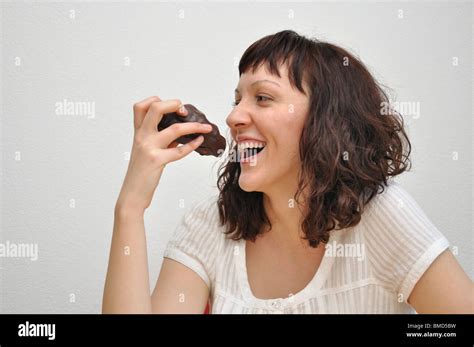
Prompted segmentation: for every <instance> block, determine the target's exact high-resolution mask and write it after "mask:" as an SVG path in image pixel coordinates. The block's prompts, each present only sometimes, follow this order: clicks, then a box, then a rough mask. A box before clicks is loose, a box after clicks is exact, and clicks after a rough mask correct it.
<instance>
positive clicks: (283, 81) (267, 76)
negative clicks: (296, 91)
mask: <svg viewBox="0 0 474 347" xmlns="http://www.w3.org/2000/svg"><path fill="white" fill-rule="evenodd" d="M278 72H279V73H280V77H278V76H277V75H274V74H272V73H271V72H270V71H269V70H268V68H267V67H266V66H265V65H260V66H259V67H258V68H257V69H255V71H254V72H252V69H251V68H249V69H248V70H247V71H246V72H245V73H243V74H242V75H241V76H240V79H239V83H238V85H237V88H236V89H237V90H236V92H239V91H240V92H241V91H242V89H243V88H244V89H245V88H249V87H250V85H251V84H252V83H254V82H256V81H260V80H268V81H274V82H277V83H278V84H279V85H280V86H281V87H290V81H289V79H288V68H287V67H286V64H283V65H281V64H280V65H279V66H278ZM275 87H277V86H275Z"/></svg>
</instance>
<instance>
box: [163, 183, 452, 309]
mask: <svg viewBox="0 0 474 347" xmlns="http://www.w3.org/2000/svg"><path fill="white" fill-rule="evenodd" d="M216 201H217V197H212V198H209V199H206V200H203V201H201V202H199V203H198V204H196V205H195V206H194V207H193V208H192V209H191V210H189V211H188V212H187V213H185V215H184V217H183V219H182V220H181V222H180V224H179V225H178V227H177V228H176V230H175V232H174V234H173V235H172V237H171V239H170V241H169V242H168V244H167V247H166V249H165V253H164V256H165V257H167V258H171V259H174V260H176V261H178V262H180V263H182V264H184V265H185V266H187V267H189V268H190V269H192V270H193V271H194V272H195V273H196V274H197V275H198V276H200V277H201V278H202V279H203V280H204V282H205V283H206V284H207V285H208V286H209V288H210V299H211V300H210V301H211V313H414V312H415V311H414V310H413V309H412V308H411V306H410V305H409V304H408V302H407V299H408V297H409V295H410V293H411V291H412V290H413V288H414V286H415V284H416V282H417V281H418V280H419V278H420V277H421V276H422V275H423V273H424V272H425V271H426V270H427V269H428V267H429V266H430V264H431V263H432V262H433V261H434V260H435V259H436V257H437V256H438V255H439V254H440V253H441V252H443V251H444V250H445V249H446V248H448V247H449V242H448V240H447V239H446V238H445V237H444V236H443V234H442V233H441V232H440V231H439V230H438V229H437V228H436V227H435V226H434V225H433V223H432V222H431V221H430V220H429V219H428V217H427V216H426V215H425V213H424V212H423V211H422V209H421V208H420V206H419V205H418V204H417V203H416V201H415V200H414V199H413V198H412V197H411V196H410V195H409V194H408V193H407V192H406V191H405V190H404V189H403V188H402V187H401V186H400V185H399V184H398V183H396V182H394V181H391V182H390V183H389V185H388V187H385V190H384V192H382V193H380V194H378V195H376V196H375V197H374V198H373V199H372V201H371V202H370V203H369V204H368V205H367V206H366V207H365V211H364V213H363V214H362V219H361V221H360V223H359V224H358V225H356V226H355V227H351V228H346V229H342V230H336V231H334V230H333V231H332V232H331V234H330V238H329V242H328V244H327V246H326V252H325V255H324V257H323V259H322V261H321V264H320V266H319V268H318V271H317V272H316V274H315V276H314V277H313V279H312V280H311V281H310V282H309V283H308V284H307V286H306V287H305V288H304V289H302V290H301V291H299V292H298V293H295V294H293V295H290V296H289V297H286V298H279V299H261V298H257V297H255V296H254V295H253V293H252V290H251V288H250V285H249V282H248V278H247V271H246V263H245V241H244V240H241V241H233V240H230V239H228V238H227V237H226V235H224V234H223V231H224V227H223V226H220V224H219V217H218V210H217V204H216ZM357 250H358V251H357Z"/></svg>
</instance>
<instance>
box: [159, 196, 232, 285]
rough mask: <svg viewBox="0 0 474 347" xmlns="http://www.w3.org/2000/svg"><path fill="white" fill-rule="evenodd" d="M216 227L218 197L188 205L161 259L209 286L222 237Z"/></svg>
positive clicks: (221, 233) (220, 228) (217, 222)
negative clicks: (177, 264)
mask: <svg viewBox="0 0 474 347" xmlns="http://www.w3.org/2000/svg"><path fill="white" fill-rule="evenodd" d="M219 223H220V222H219V215H218V208H217V197H215V196H211V197H208V198H205V199H202V200H199V201H197V202H195V203H193V204H191V205H190V206H189V207H188V208H187V209H186V211H185V212H184V214H183V217H182V218H181V220H180V221H179V222H178V225H177V226H176V229H175V231H174V233H173V235H172V236H171V238H170V240H169V241H168V244H167V246H166V248H165V252H164V256H165V257H167V258H171V259H174V260H176V261H178V262H180V263H182V264H184V265H186V266H187V267H189V268H191V269H192V270H194V271H195V272H196V273H197V274H198V275H199V276H201V278H202V279H203V280H204V281H205V282H206V284H208V286H210V285H211V283H212V282H213V280H214V276H215V264H216V261H217V257H218V255H219V253H220V249H221V247H222V242H223V240H224V236H225V234H224V233H223V228H222V227H220V224H219Z"/></svg>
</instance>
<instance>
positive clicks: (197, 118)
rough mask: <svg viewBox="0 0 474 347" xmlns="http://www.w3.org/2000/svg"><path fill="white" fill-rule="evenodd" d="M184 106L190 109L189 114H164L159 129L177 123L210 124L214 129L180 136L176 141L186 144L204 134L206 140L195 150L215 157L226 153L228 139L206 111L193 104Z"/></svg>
mask: <svg viewBox="0 0 474 347" xmlns="http://www.w3.org/2000/svg"><path fill="white" fill-rule="evenodd" d="M184 107H186V110H188V114H187V115H186V116H179V115H177V114H176V112H172V113H166V114H164V115H163V118H162V119H161V121H160V123H159V124H158V131H161V130H163V129H166V128H167V127H169V126H171V125H173V124H175V123H185V122H199V123H202V124H210V125H211V126H212V131H211V132H209V133H196V134H189V135H184V136H181V137H178V138H177V139H176V140H175V141H176V142H178V143H181V144H186V143H188V142H189V141H191V140H193V139H195V138H196V137H198V136H199V135H203V136H204V141H203V142H202V143H201V145H200V146H199V147H198V148H196V149H195V151H196V152H198V153H199V154H200V155H213V156H215V157H219V156H220V155H221V154H222V153H224V150H225V147H226V141H225V138H224V137H223V136H221V134H220V133H219V129H218V128H217V125H215V124H213V123H211V122H209V121H208V120H207V118H206V116H205V115H204V113H202V112H201V111H199V110H198V109H197V108H196V107H194V106H193V105H191V104H186V105H184Z"/></svg>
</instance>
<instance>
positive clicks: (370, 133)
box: [217, 30, 411, 247]
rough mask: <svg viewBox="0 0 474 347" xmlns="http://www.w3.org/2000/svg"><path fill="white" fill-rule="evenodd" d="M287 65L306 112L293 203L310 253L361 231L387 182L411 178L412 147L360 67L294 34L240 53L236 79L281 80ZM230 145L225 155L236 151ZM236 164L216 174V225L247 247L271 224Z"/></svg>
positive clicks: (343, 55) (346, 56) (267, 38)
mask: <svg viewBox="0 0 474 347" xmlns="http://www.w3.org/2000/svg"><path fill="white" fill-rule="evenodd" d="M285 63H287V67H288V75H289V76H288V78H289V80H290V83H291V85H292V87H293V88H295V87H296V88H298V90H299V91H301V92H302V93H303V94H305V95H306V93H305V91H304V88H303V83H306V85H307V86H308V87H309V94H310V95H309V105H310V108H309V112H308V117H307V119H306V123H305V125H304V128H303V131H302V134H301V138H300V141H299V156H300V159H301V167H300V173H299V178H298V189H297V192H296V194H295V196H294V199H295V201H296V202H297V203H298V205H300V202H299V198H300V197H301V194H302V192H303V191H305V192H309V193H308V194H306V193H305V195H306V196H305V197H304V201H303V202H302V203H301V205H302V206H305V210H306V211H307V212H306V213H305V214H304V219H303V220H302V224H301V228H302V231H303V233H304V235H305V236H304V239H305V240H308V242H309V245H310V246H311V247H317V246H318V244H319V243H320V242H323V243H327V242H328V240H329V232H330V231H331V230H333V229H336V230H337V229H343V228H347V227H351V226H355V225H357V224H358V223H359V221H360V219H361V215H362V213H363V211H364V206H365V205H366V204H367V203H368V202H369V201H370V200H372V198H373V197H374V196H375V195H376V194H377V193H382V192H383V191H384V186H387V185H388V184H387V179H388V178H389V177H390V176H392V177H394V176H396V175H399V174H401V173H402V172H404V171H405V170H409V169H410V167H411V162H410V159H409V155H410V153H411V144H410V141H409V139H408V136H407V134H406V132H405V130H404V126H403V118H402V117H401V115H400V114H399V113H398V112H396V111H395V110H394V109H393V108H392V107H387V105H390V103H389V98H388V96H387V94H386V93H385V92H384V90H383V89H382V88H381V87H380V85H379V83H377V82H376V80H375V79H374V77H372V76H371V74H370V73H369V71H368V70H367V68H366V67H365V66H364V64H363V63H362V62H361V61H360V60H358V59H357V58H356V57H354V56H353V55H352V54H350V53H349V52H347V51H346V50H344V49H343V48H341V47H338V46H336V45H334V44H330V43H328V42H322V41H319V40H317V39H316V38H311V39H309V38H307V37H305V36H302V35H299V34H297V33H296V32H294V31H292V30H284V31H281V32H278V33H276V34H273V35H269V36H265V37H263V38H261V39H260V40H258V41H256V42H255V43H253V44H252V45H251V46H250V47H249V48H247V50H246V51H245V52H244V54H243V56H242V58H241V59H240V63H239V76H241V75H242V74H243V73H245V72H247V71H248V70H249V69H251V70H252V72H254V71H255V70H256V69H257V68H258V67H259V66H260V65H262V64H264V65H265V67H267V69H269V71H270V73H272V74H274V75H276V76H278V77H280V73H279V70H278V67H279V66H280V64H285ZM236 147H237V146H236V144H235V143H234V142H233V140H232V142H231V146H230V148H233V150H234V151H236ZM239 175H240V163H239V162H236V161H235V160H230V158H229V157H228V158H227V160H226V161H225V162H224V163H223V164H222V165H221V166H220V168H219V177H218V180H217V186H218V188H219V197H218V201H217V205H218V209H219V218H220V222H221V224H222V225H226V231H225V233H226V234H230V237H231V238H232V239H234V240H240V239H242V238H243V239H244V240H252V241H255V239H256V236H257V235H259V234H261V233H263V232H264V228H263V227H265V226H269V228H270V229H269V230H271V227H272V226H271V223H270V221H269V219H268V216H267V215H266V213H265V210H264V206H263V193H262V192H246V191H244V190H242V189H241V188H240V187H239V183H238V181H239Z"/></svg>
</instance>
